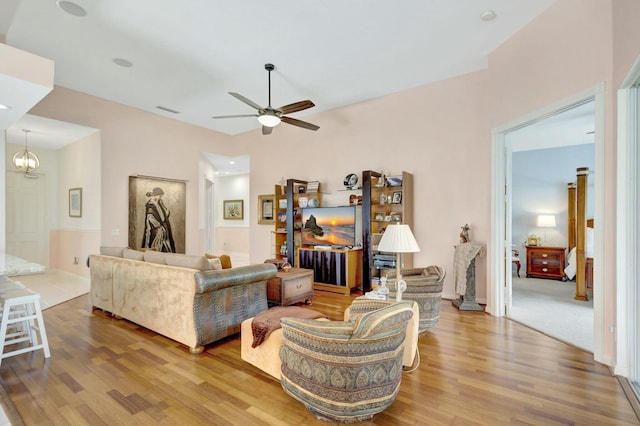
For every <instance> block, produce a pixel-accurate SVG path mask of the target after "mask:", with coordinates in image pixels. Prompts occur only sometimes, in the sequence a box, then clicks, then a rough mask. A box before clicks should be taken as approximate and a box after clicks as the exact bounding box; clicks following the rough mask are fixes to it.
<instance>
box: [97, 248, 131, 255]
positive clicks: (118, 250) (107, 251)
mask: <svg viewBox="0 0 640 426" xmlns="http://www.w3.org/2000/svg"><path fill="white" fill-rule="evenodd" d="M126 248H127V247H100V254H102V255H105V256H113V257H123V254H122V253H123V252H124V249H126Z"/></svg>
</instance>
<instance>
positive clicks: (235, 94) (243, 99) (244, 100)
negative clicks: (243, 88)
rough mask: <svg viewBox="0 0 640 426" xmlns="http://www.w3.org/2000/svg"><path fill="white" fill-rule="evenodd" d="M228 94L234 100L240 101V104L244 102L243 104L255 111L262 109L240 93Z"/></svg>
mask: <svg viewBox="0 0 640 426" xmlns="http://www.w3.org/2000/svg"><path fill="white" fill-rule="evenodd" d="M229 94H230V95H231V96H233V97H234V98H236V99H239V100H241V101H242V102H244V103H245V104H247V105H249V106H252V107H254V108H255V109H262V107H261V106H260V105H258V104H257V103H255V102H253V101H252V100H251V99H247V98H245V97H244V96H242V95H241V94H240V93H236V92H229Z"/></svg>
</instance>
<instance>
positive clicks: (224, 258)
mask: <svg viewBox="0 0 640 426" xmlns="http://www.w3.org/2000/svg"><path fill="white" fill-rule="evenodd" d="M204 256H205V257H206V258H207V259H220V263H221V264H222V269H230V268H231V257H230V256H229V255H226V254H223V255H221V256H216V255H215V254H209V253H205V254H204Z"/></svg>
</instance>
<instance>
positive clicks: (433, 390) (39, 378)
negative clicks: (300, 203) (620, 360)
mask: <svg viewBox="0 0 640 426" xmlns="http://www.w3.org/2000/svg"><path fill="white" fill-rule="evenodd" d="M353 297H354V296H351V297H348V296H343V295H340V294H334V293H328V292H321V291H318V292H316V295H315V296H314V300H313V304H312V305H310V306H308V307H309V308H311V309H314V310H317V311H319V312H322V313H324V314H326V315H327V316H328V317H329V318H330V319H332V320H341V319H342V315H343V312H344V309H345V308H346V307H347V306H349V305H350V304H351V301H352V299H353ZM44 318H45V323H46V325H47V334H48V336H49V343H50V346H51V352H52V355H51V358H49V359H46V360H45V359H44V357H43V355H42V352H41V351H39V352H34V353H29V354H23V355H20V356H16V357H11V358H8V359H5V360H3V362H2V366H1V367H0V383H2V385H3V386H4V388H5V390H6V391H7V394H8V395H9V397H10V398H11V401H12V402H13V404H14V405H15V407H16V409H17V411H18V412H19V413H20V415H21V416H22V418H23V420H24V422H25V424H27V425H31V424H34V425H40V424H42V425H46V424H74V425H75V424H78V425H83V424H86V425H95V424H98V425H100V424H105V425H106V424H109V425H111V424H119V425H136V426H141V425H147V424H149V425H152V424H171V425H172V424H190V425H198V424H216V425H236V424H243V425H293V424H295V425H326V424H327V423H326V422H323V421H320V420H317V419H316V418H315V417H314V416H313V415H311V414H310V413H309V412H308V411H307V410H306V409H305V408H304V406H303V405H302V404H301V403H299V402H298V401H296V400H294V399H293V398H291V397H290V396H288V395H287V394H286V393H285V392H284V391H283V390H282V388H281V386H280V383H279V382H278V381H276V380H274V379H273V378H272V377H271V376H269V375H268V374H266V373H264V372H262V371H260V370H259V369H257V368H255V367H253V366H252V365H249V364H247V363H245V362H244V361H243V360H242V359H241V358H240V338H239V336H233V337H230V338H227V339H223V340H221V341H219V342H217V343H214V344H211V345H208V346H207V347H206V348H205V351H204V352H203V353H202V354H201V355H199V356H194V355H191V353H190V352H189V349H188V348H186V347H185V346H182V345H180V344H178V343H176V342H174V341H171V340H169V339H167V338H165V337H163V336H160V335H158V334H157V333H154V332H153V331H150V330H146V329H144V328H142V327H140V326H138V325H136V324H133V323H130V322H129V321H126V320H116V319H114V318H112V317H111V316H110V315H109V314H107V313H105V312H102V311H99V310H95V311H94V310H92V308H91V306H90V303H89V299H88V296H83V297H79V298H76V299H73V300H72V301H69V302H66V303H64V304H61V305H58V306H55V307H52V308H50V309H47V310H45V311H44ZM418 348H419V352H420V358H421V362H420V365H419V366H418V368H417V369H416V371H414V372H412V373H405V374H404V375H403V378H402V384H401V387H400V393H399V395H398V398H397V400H396V402H395V403H394V404H393V405H392V406H391V407H390V408H388V409H387V410H386V411H384V412H383V413H380V414H377V415H376V416H374V418H373V419H372V420H371V421H369V422H365V423H363V424H370V425H465V426H468V425H497V424H500V425H502V424H511V425H524V424H526V425H551V424H557V425H563V424H601V425H638V424H640V422H639V421H638V419H637V418H636V417H635V414H634V412H633V410H632V408H631V405H630V404H629V402H628V401H627V399H626V397H625V395H624V393H623V391H622V389H621V387H620V385H619V383H618V381H617V380H616V378H614V377H612V376H611V374H610V372H609V369H608V368H607V367H606V366H603V365H601V364H598V363H597V362H595V361H594V360H593V355H592V354H589V353H586V352H583V351H582V350H579V349H577V348H574V347H572V346H569V345H566V344H564V343H562V342H559V341H556V340H554V339H552V338H550V337H547V336H545V335H542V334H541V333H538V332H536V331H533V330H531V329H528V328H526V327H524V326H522V325H521V324H518V323H515V322H513V321H510V320H508V319H505V318H495V317H491V316H489V315H486V314H484V313H482V312H460V311H458V310H457V309H455V308H454V307H452V306H451V303H450V302H448V301H443V302H442V306H441V316H440V321H439V323H438V324H437V325H436V326H435V327H434V328H432V329H429V330H428V331H427V332H426V333H424V334H422V335H421V336H420V339H419V343H418Z"/></svg>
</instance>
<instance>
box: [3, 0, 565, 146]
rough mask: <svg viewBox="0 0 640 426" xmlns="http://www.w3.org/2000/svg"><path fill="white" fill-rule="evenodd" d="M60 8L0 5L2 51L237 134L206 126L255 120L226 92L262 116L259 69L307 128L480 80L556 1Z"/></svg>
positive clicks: (133, 102) (90, 87)
mask: <svg viewBox="0 0 640 426" xmlns="http://www.w3.org/2000/svg"><path fill="white" fill-rule="evenodd" d="M57 3H60V2H55V1H52V0H21V1H20V0H2V2H0V33H3V34H5V35H6V43H7V44H8V45H10V46H13V47H16V48H19V49H22V50H25V51H28V52H31V53H35V54H37V55H40V56H43V57H46V58H49V59H52V60H53V61H54V62H55V84H56V85H58V86H63V87H67V88H70V89H73V90H77V91H80V92H84V93H88V94H91V95H95V96H99V97H102V98H106V99H109V100H112V101H115V102H119V103H122V104H126V105H130V106H133V107H136V108H140V109H142V110H145V111H149V112H152V113H156V114H159V115H162V116H167V117H171V118H174V119H177V120H181V121H184V122H187V123H191V124H195V125H198V126H202V127H205V128H209V129H213V130H217V131H220V132H224V133H227V134H237V133H241V132H245V131H249V130H252V129H256V128H259V125H258V123H257V120H255V119H254V118H235V119H224V120H222V119H220V120H215V119H212V118H211V116H214V115H229V114H251V113H254V112H255V110H253V109H252V108H251V107H249V106H247V105H245V104H243V103H242V102H240V101H239V100H237V99H235V98H233V97H231V96H230V95H229V94H228V93H227V92H229V91H235V92H238V93H240V94H242V95H244V96H245V97H247V98H249V99H251V100H253V101H255V102H256V103H258V104H260V105H262V106H266V104H267V72H266V71H265V70H264V64H265V63H267V62H270V63H273V64H275V66H276V69H275V71H274V72H273V73H272V104H273V106H274V107H278V106H281V105H285V104H289V103H292V102H295V101H299V100H303V99H311V100H312V101H313V102H314V103H315V104H316V107H314V108H311V109H309V110H306V111H302V112H299V113H294V114H292V117H295V118H302V119H304V117H305V116H307V115H310V114H314V113H317V112H320V111H327V110H332V109H335V108H339V107H342V106H345V105H349V104H353V103H357V102H362V101H365V100H368V99H373V98H377V97H380V96H384V95H387V94H390V93H394V92H398V91H402V90H406V89H410V88H413V87H417V86H421V85H424V84H428V83H431V82H434V81H438V80H442V79H446V78H450V77H453V76H456V75H461V74H465V73H468V72H472V71H476V70H480V69H483V68H486V66H487V55H488V54H489V53H490V52H491V51H493V50H494V49H495V48H496V47H498V46H499V45H500V44H501V43H503V42H504V41H505V40H507V39H508V38H509V37H510V36H511V35H513V34H514V33H515V32H517V31H518V30H520V29H521V28H522V27H523V26H525V25H526V24H527V23H528V22H530V21H531V20H532V19H534V18H535V17H536V16H537V15H538V14H540V13H542V12H543V11H544V10H545V9H546V8H548V7H549V6H550V5H552V4H553V3H554V0H527V1H513V0H446V1H443V0H405V1H402V2H389V1H381V0H368V1H364V0H353V1H346V2H345V1H339V2H338V1H335V0H334V1H331V0H330V1H325V2H304V1H302V2H301V1H295V0H281V1H276V2H264V1H258V0H246V1H243V2H228V1H220V0H191V1H181V2H178V1H173V2H170V1H157V0H136V1H131V0H109V1H98V0H76V3H77V4H78V5H80V6H81V7H82V8H84V9H85V10H86V13H87V14H86V16H84V17H77V16H73V15H70V14H68V13H66V12H64V11H63V10H62V9H61V8H59V7H58V6H57ZM487 10H493V11H495V12H496V14H497V17H496V18H495V19H494V20H492V21H483V20H482V19H480V16H481V14H482V13H483V12H485V11H487ZM114 58H123V59H126V60H128V61H130V62H132V63H133V66H132V67H130V68H126V67H121V66H118V65H116V64H114V62H113V59H114ZM157 106H162V107H166V108H170V109H173V110H176V111H179V112H180V113H179V114H172V113H169V112H165V111H162V110H159V109H157ZM307 120H308V121H312V120H310V119H307ZM319 131H322V129H320V130H319ZM276 132H277V129H276V130H274V134H275V133H276Z"/></svg>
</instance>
